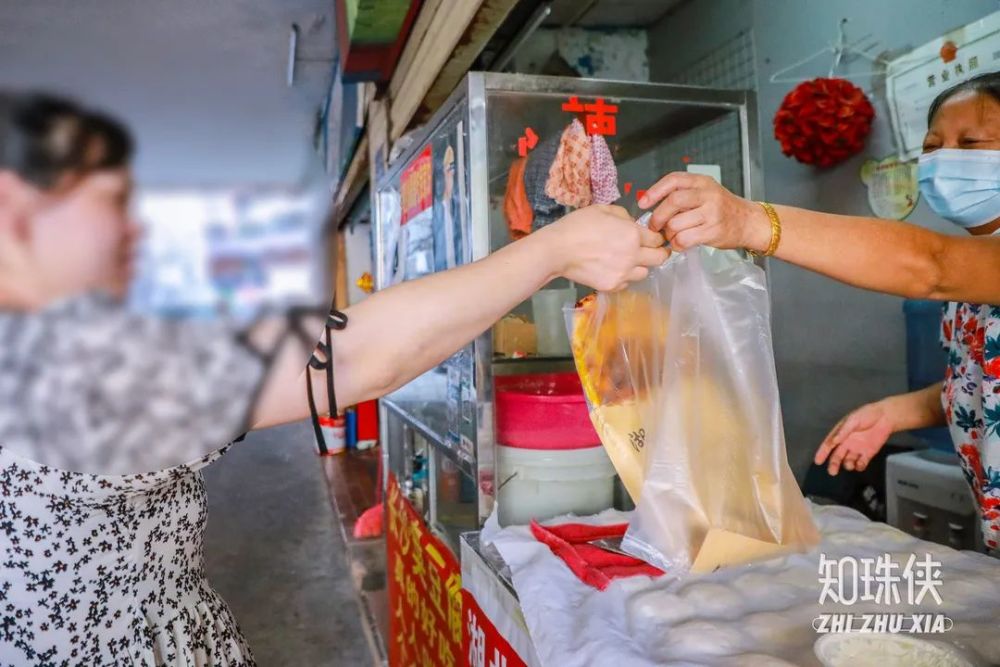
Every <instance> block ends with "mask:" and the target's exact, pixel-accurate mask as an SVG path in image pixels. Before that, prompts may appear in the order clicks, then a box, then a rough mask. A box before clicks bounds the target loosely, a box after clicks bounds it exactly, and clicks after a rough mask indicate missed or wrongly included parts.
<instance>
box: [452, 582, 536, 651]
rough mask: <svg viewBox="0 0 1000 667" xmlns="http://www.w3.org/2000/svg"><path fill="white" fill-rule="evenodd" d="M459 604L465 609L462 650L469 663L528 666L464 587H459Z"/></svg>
mask: <svg viewBox="0 0 1000 667" xmlns="http://www.w3.org/2000/svg"><path fill="white" fill-rule="evenodd" d="M462 607H463V609H464V611H465V631H464V632H463V633H462V654H463V655H464V656H465V659H466V662H465V664H466V665H468V667H527V665H526V664H525V662H524V660H522V659H521V656H519V655H518V654H517V651H515V650H514V649H513V648H512V647H511V645H510V644H508V643H507V640H506V639H504V638H503V636H502V635H501V634H500V633H499V632H498V631H497V629H496V626H495V625H493V622H492V621H490V619H489V617H488V616H487V615H486V614H484V613H483V610H482V609H480V608H479V603H477V602H476V598H474V597H473V596H472V593H470V592H469V591H467V590H465V589H462Z"/></svg>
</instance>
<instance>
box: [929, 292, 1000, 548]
mask: <svg viewBox="0 0 1000 667" xmlns="http://www.w3.org/2000/svg"><path fill="white" fill-rule="evenodd" d="M941 340H942V343H943V344H944V346H945V349H946V350H947V352H948V369H947V371H946V373H945V380H944V389H943V392H942V404H943V406H944V413H945V419H946V420H947V422H948V428H949V430H950V432H951V438H952V440H953V441H954V443H955V449H956V450H958V455H959V459H960V460H961V465H962V470H963V472H964V473H965V477H966V479H967V480H968V482H969V486H970V487H971V488H972V493H973V496H974V498H975V502H976V504H977V506H978V508H979V513H980V519H981V522H982V531H983V541H984V542H985V544H986V546H987V548H989V549H998V548H1000V306H987V305H976V304H969V303H949V304H948V305H947V307H946V308H945V311H944V317H943V319H942V327H941Z"/></svg>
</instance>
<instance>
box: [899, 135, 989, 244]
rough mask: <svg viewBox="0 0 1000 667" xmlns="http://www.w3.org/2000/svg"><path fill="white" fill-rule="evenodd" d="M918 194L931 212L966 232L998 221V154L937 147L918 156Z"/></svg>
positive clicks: (977, 150)
mask: <svg viewBox="0 0 1000 667" xmlns="http://www.w3.org/2000/svg"><path fill="white" fill-rule="evenodd" d="M918 174H919V178H920V192H921V193H922V194H923V195H924V198H925V199H926V200H927V203H928V204H929V205H930V207H931V208H932V209H934V212H935V213H937V214H938V215H940V216H941V217H942V218H944V219H945V220H950V221H952V222H954V223H955V224H956V225H958V226H960V227H964V228H966V229H969V228H970V227H979V226H980V225H985V224H986V223H988V222H993V221H994V220H996V219H997V218H1000V151H988V150H979V149H975V150H972V149H958V148H939V149H938V150H936V151H934V152H932V153H926V154H924V155H921V156H920V166H919V169H918Z"/></svg>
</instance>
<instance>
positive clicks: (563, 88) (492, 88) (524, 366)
mask: <svg viewBox="0 0 1000 667" xmlns="http://www.w3.org/2000/svg"><path fill="white" fill-rule="evenodd" d="M518 95H523V96H525V97H526V98H531V99H545V98H563V99H564V100H565V99H566V98H569V97H572V96H578V97H580V98H584V99H586V98H590V99H594V98H599V97H600V98H605V99H607V100H609V101H610V102H612V103H614V104H618V105H627V104H629V103H630V102H641V103H662V104H667V105H669V113H666V114H665V116H664V119H663V121H662V123H661V124H660V125H659V126H657V127H653V128H649V127H645V128H640V131H638V132H633V133H632V134H631V135H628V134H627V133H625V132H623V135H625V136H624V138H623V139H622V140H621V143H620V148H621V150H620V151H619V159H621V160H627V159H629V158H630V157H631V156H633V155H641V154H643V152H644V151H645V152H646V153H650V152H652V151H656V150H658V147H660V146H662V145H663V144H664V142H666V141H670V140H671V138H674V139H676V138H678V137H684V136H691V135H692V133H694V132H696V131H699V130H701V131H702V132H703V133H704V131H705V129H706V127H707V128H708V129H707V132H708V133H711V132H712V131H713V130H712V129H711V127H712V123H714V122H715V121H717V120H719V119H722V118H723V117H726V119H727V122H729V121H732V123H731V124H732V125H735V124H736V123H738V139H737V141H738V146H734V145H728V146H727V148H726V150H727V151H729V153H728V155H730V157H732V158H733V159H738V162H739V164H738V165H736V166H737V168H738V171H739V177H738V179H737V180H735V181H733V182H731V183H729V186H730V187H731V188H733V189H736V188H741V189H742V194H743V195H744V196H747V197H751V198H756V197H760V196H761V195H762V183H761V168H760V167H761V165H760V158H759V155H760V152H759V145H758V131H757V115H756V103H755V95H754V93H753V92H752V91H742V90H720V89H708V88H699V87H691V86H677V85H664V84H648V83H632V82H622V81H602V80H592V79H571V78H561V77H547V76H525V75H518V74H495V73H470V74H469V75H467V76H466V78H465V79H464V80H463V81H462V82H461V83H460V85H459V86H458V88H457V89H456V90H455V91H454V92H453V93H452V95H451V96H450V98H449V99H448V101H447V102H446V103H445V105H444V106H443V107H442V108H441V109H440V110H439V111H438V112H437V113H436V114H435V115H434V117H433V118H432V119H431V120H430V121H429V122H428V123H427V125H426V126H425V127H424V128H423V129H422V130H421V131H420V132H419V133H418V134H417V135H416V136H415V137H414V141H413V142H412V143H411V144H410V146H409V147H408V148H407V149H406V150H405V151H404V152H403V153H402V154H401V155H400V156H399V158H398V159H396V160H394V162H393V164H392V165H390V167H389V168H388V169H387V170H386V173H385V174H383V175H382V177H381V178H380V180H379V182H378V183H376V184H375V187H374V188H373V190H372V198H373V205H372V210H373V212H374V223H375V224H374V225H373V234H374V239H375V241H374V242H375V247H376V259H377V262H376V267H375V282H376V287H377V288H378V289H383V288H385V287H387V286H389V284H390V282H391V280H392V278H391V276H390V275H389V273H390V271H389V270H387V266H389V262H387V261H386V260H387V257H388V255H389V253H390V252H391V251H393V248H392V247H391V246H393V244H394V243H395V244H396V245H398V244H399V241H398V238H397V239H396V241H393V240H392V233H395V232H392V233H390V232H389V231H388V230H390V228H391V226H392V225H393V224H396V223H395V222H394V221H393V219H392V215H394V212H392V211H390V210H388V208H391V206H390V204H392V202H391V197H392V196H393V194H392V193H393V191H394V189H395V191H396V193H397V194H398V190H399V183H400V177H401V174H402V173H403V170H404V169H406V167H407V165H409V164H411V163H412V161H413V160H414V159H415V158H416V157H418V156H419V155H421V153H422V152H423V151H425V150H426V147H428V146H430V145H433V143H434V142H435V141H436V140H438V138H439V137H442V136H451V137H455V138H456V142H455V145H454V147H453V148H454V157H455V163H456V167H457V170H456V171H457V176H458V181H457V187H458V194H459V199H460V212H461V214H460V226H461V229H462V238H463V240H466V242H467V245H466V248H467V252H466V253H465V256H464V257H462V258H461V261H459V262H458V263H466V262H473V261H477V260H480V259H482V258H484V257H486V256H487V255H488V254H489V253H490V252H491V248H495V246H496V243H495V241H497V239H491V238H490V231H491V230H490V218H491V199H490V197H491V192H490V182H489V174H490V164H489V159H490V151H491V146H490V123H491V122H492V121H494V118H493V117H491V105H492V103H493V102H494V100H496V99H498V98H501V97H504V96H508V97H509V96H518ZM734 118H735V119H736V120H733V119H734ZM503 120H504V119H497V122H501V121H503ZM507 120H509V119H507ZM730 130H731V134H730V135H726V136H727V137H728V136H734V137H735V136H737V135H736V132H735V130H734V129H732V128H730ZM727 141H728V140H727ZM732 143H734V142H732V141H728V144H732ZM492 148H494V149H496V147H495V146H494V147H492ZM622 154H624V155H622ZM730 171H731V172H733V171H736V170H735V169H733V170H730ZM659 175H660V174H650V175H649V179H650V181H651V180H652V179H654V178H656V177H657V176H659ZM396 251H399V248H396ZM493 352H494V348H493V338H492V332H491V331H488V332H486V333H485V334H483V335H482V336H480V337H479V338H478V339H477V340H476V341H475V342H474V343H473V344H472V346H471V370H470V372H471V373H472V374H473V375H472V377H473V380H474V381H473V386H472V392H471V396H469V395H466V396H465V397H464V398H461V399H460V400H462V402H463V405H462V408H461V409H463V410H468V409H469V408H470V407H471V408H473V409H474V416H475V429H474V437H471V438H468V439H469V440H472V442H471V443H468V442H466V443H465V444H466V445H470V444H471V452H462V451H460V450H458V451H457V450H456V448H455V447H454V446H450V445H449V443H447V442H445V438H444V437H442V427H441V425H440V424H441V423H442V422H441V421H440V419H439V418H440V416H441V415H440V413H441V410H442V409H443V407H442V405H440V404H439V403H440V400H439V399H440V397H441V395H442V389H441V387H442V383H444V384H445V385H446V384H447V382H448V381H447V380H442V379H441V376H442V375H445V373H443V372H442V371H441V370H440V369H439V370H438V371H437V372H436V373H432V374H430V376H425V377H424V378H423V379H421V380H418V381H416V382H415V383H413V385H409V386H408V387H406V388H404V389H403V390H401V391H400V392H397V393H396V394H393V395H390V396H388V397H386V398H385V399H383V400H382V401H381V406H382V407H381V429H382V432H381V436H382V443H383V450H382V456H383V471H384V475H385V476H386V479H387V476H388V473H389V472H390V471H392V472H393V473H394V474H395V475H396V476H397V478H398V479H399V480H400V483H401V484H403V483H404V480H406V479H408V476H412V473H413V470H412V469H411V466H410V461H408V460H407V459H411V458H412V454H413V451H412V450H413V447H414V442H416V441H417V440H422V441H425V442H426V443H427V450H428V451H427V452H426V454H427V460H426V465H427V466H428V467H429V470H430V475H429V477H428V479H427V484H428V488H429V490H430V493H429V498H427V500H428V501H429V503H428V507H425V517H426V518H427V519H428V523H429V524H430V525H431V527H432V529H435V530H436V532H438V533H439V534H440V533H442V532H447V531H442V529H441V528H440V527H439V526H436V525H435V524H436V523H437V515H438V511H437V510H438V505H439V501H440V499H439V498H438V497H436V496H437V494H436V491H435V489H436V485H437V483H438V481H439V480H438V479H437V475H438V474H439V473H438V472H437V471H438V470H439V466H438V463H439V462H440V461H441V457H444V458H446V459H448V461H449V463H448V466H449V467H451V466H457V467H458V468H459V469H460V470H461V471H462V472H463V473H465V475H466V476H467V477H468V478H470V479H471V480H472V481H473V482H474V485H475V492H474V494H475V502H474V504H475V511H474V516H473V517H471V523H473V524H474V525H466V526H462V527H456V529H455V534H454V535H449V536H445V537H446V540H445V541H446V542H447V543H449V544H450V545H451V546H452V547H453V549H454V551H455V553H456V554H457V553H458V552H459V548H458V533H459V532H462V531H464V530H475V529H478V528H480V527H481V526H482V525H483V523H484V522H485V520H486V518H487V517H488V516H489V514H490V513H491V512H492V510H493V505H494V498H495V488H496V484H495V471H494V469H495V461H496V456H495V433H494V428H495V426H494V412H493V406H494V402H493V401H494V395H493V394H494V388H493V379H494V376H495V375H499V374H504V373H511V372H546V371H549V370H553V369H556V368H563V369H567V368H572V361H571V360H568V359H529V360H518V361H509V360H504V361H495V360H494V354H493ZM447 391H448V390H447V388H446V389H445V393H447ZM469 401H471V402H472V405H465V403H468V402H469ZM435 402H437V403H438V404H437V405H436V404H435ZM434 421H437V422H438V425H435V424H433V423H431V422H434ZM386 479H384V480H383V483H385V481H386Z"/></svg>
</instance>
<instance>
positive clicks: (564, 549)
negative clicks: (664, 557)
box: [531, 521, 663, 591]
mask: <svg viewBox="0 0 1000 667" xmlns="http://www.w3.org/2000/svg"><path fill="white" fill-rule="evenodd" d="M627 529H628V524H627V523H619V524H614V525H610V526H590V525H586V524H582V523H564V524H562V525H559V526H543V525H541V524H540V523H538V522H537V521H532V522H531V534H532V535H534V536H535V539H536V540H538V541H539V542H541V543H542V544H544V545H545V546H547V547H548V548H549V549H551V550H552V553H553V554H555V555H556V556H558V557H559V558H560V559H561V560H562V561H563V562H564V563H566V566H567V567H569V569H570V570H571V571H572V572H573V574H575V575H576V578H577V579H579V580H580V581H582V582H583V583H585V584H587V585H588V586H592V587H594V588H596V589H597V590H599V591H603V590H604V589H605V588H607V587H608V586H609V585H610V584H611V580H612V579H620V578H623V577H634V576H638V575H643V576H647V577H659V576H661V575H662V574H663V570H661V569H659V568H656V567H653V566H652V565H649V564H648V563H646V562H644V561H641V560H639V559H638V558H633V557H632V556H626V555H624V554H618V553H614V552H612V551H607V550H606V549H602V548H600V547H595V546H594V545H592V544H589V543H590V542H591V541H593V540H599V539H602V538H604V539H606V538H613V537H621V536H622V535H624V534H625V531H626V530H627Z"/></svg>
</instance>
